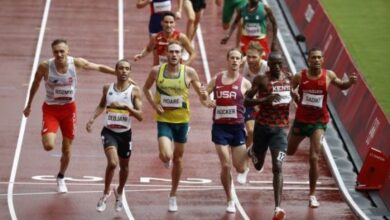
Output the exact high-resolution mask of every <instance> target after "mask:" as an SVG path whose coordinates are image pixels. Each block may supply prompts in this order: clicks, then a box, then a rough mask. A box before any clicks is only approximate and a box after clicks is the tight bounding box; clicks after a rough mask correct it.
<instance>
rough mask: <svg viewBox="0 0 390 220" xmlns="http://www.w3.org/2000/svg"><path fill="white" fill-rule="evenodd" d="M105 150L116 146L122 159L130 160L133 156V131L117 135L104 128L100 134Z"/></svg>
mask: <svg viewBox="0 0 390 220" xmlns="http://www.w3.org/2000/svg"><path fill="white" fill-rule="evenodd" d="M100 135H101V138H102V142H103V147H104V149H105V148H107V147H109V146H115V147H116V149H117V152H118V156H119V157H120V158H126V159H127V158H129V157H130V155H131V147H132V146H131V129H130V130H128V131H125V132H121V133H117V132H113V131H111V130H110V129H108V128H106V127H104V128H103V129H102V132H101V133H100Z"/></svg>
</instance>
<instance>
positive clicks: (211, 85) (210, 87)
mask: <svg viewBox="0 0 390 220" xmlns="http://www.w3.org/2000/svg"><path fill="white" fill-rule="evenodd" d="M216 79H217V76H214V77H213V78H212V79H211V80H210V82H209V83H208V84H207V86H206V92H207V94H211V93H213V91H214V87H215V81H216ZM201 103H202V104H203V105H204V106H206V107H208V108H214V107H215V100H211V99H210V97H209V96H207V100H202V101H201Z"/></svg>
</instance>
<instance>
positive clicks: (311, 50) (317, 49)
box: [307, 47, 322, 57]
mask: <svg viewBox="0 0 390 220" xmlns="http://www.w3.org/2000/svg"><path fill="white" fill-rule="evenodd" d="M314 51H321V53H322V50H321V49H320V48H318V47H312V48H311V49H310V50H309V51H308V52H307V56H308V57H310V55H311V53H312V52H314Z"/></svg>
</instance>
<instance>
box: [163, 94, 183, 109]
mask: <svg viewBox="0 0 390 220" xmlns="http://www.w3.org/2000/svg"><path fill="white" fill-rule="evenodd" d="M160 104H161V106H162V107H164V108H181V107H182V106H183V96H167V95H161V100H160Z"/></svg>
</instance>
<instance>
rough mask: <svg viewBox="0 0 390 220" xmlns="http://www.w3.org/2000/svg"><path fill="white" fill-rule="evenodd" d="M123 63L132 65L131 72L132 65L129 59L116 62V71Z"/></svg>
mask: <svg viewBox="0 0 390 220" xmlns="http://www.w3.org/2000/svg"><path fill="white" fill-rule="evenodd" d="M121 62H126V63H128V64H129V65H130V70H131V63H130V61H129V60H128V59H120V60H118V62H116V64H115V70H118V67H119V64H120V63H121Z"/></svg>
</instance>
